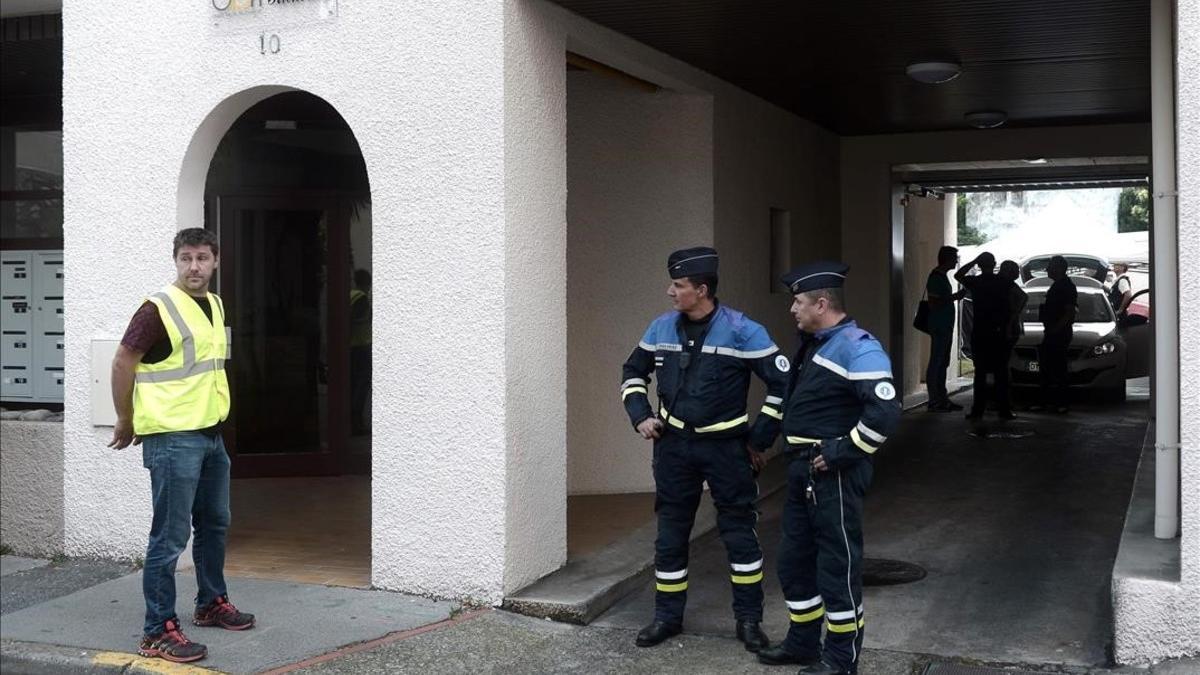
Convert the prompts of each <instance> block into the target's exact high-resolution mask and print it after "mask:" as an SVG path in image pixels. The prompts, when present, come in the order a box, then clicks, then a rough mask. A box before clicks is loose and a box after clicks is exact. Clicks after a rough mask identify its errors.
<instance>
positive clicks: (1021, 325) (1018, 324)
mask: <svg viewBox="0 0 1200 675" xmlns="http://www.w3.org/2000/svg"><path fill="white" fill-rule="evenodd" d="M997 275H998V276H999V277H1000V278H1001V279H1003V280H1005V281H1006V282H1008V311H1009V319H1008V325H1007V326H1005V329H1004V355H1003V356H1002V358H1001V363H1002V364H1003V365H1002V366H1001V367H1002V368H1003V369H1004V372H1005V374H1006V375H1007V374H1008V363H1009V361H1010V360H1011V359H1012V353H1013V348H1014V347H1016V346H1017V340H1020V339H1021V336H1022V335H1024V334H1025V319H1024V317H1023V316H1022V315H1023V314H1024V312H1025V305H1026V304H1027V303H1028V302H1029V296H1028V295H1026V293H1025V291H1023V290H1021V287H1020V286H1019V285H1017V278H1018V277H1020V276H1021V267H1020V266H1019V265H1017V263H1016V262H1015V261H1012V260H1005V261H1004V262H1002V263H1000V271H999V272H998V273H997ZM1006 379H1007V378H1006ZM1009 408H1010V409H1011V400H1010V401H1009Z"/></svg>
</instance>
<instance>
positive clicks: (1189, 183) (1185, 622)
mask: <svg viewBox="0 0 1200 675" xmlns="http://www.w3.org/2000/svg"><path fill="white" fill-rule="evenodd" d="M1176 4H1177V12H1178V19H1177V21H1178V24H1177V34H1176V40H1177V42H1176V49H1177V56H1176V69H1177V70H1176V92H1177V93H1176V103H1175V110H1176V113H1175V114H1176V116H1177V118H1178V119H1177V122H1176V138H1177V155H1176V164H1177V166H1178V167H1179V270H1180V272H1179V335H1180V343H1179V364H1180V367H1179V381H1180V389H1181V397H1180V411H1179V413H1180V414H1179V420H1180V432H1181V433H1180V445H1181V450H1180V455H1181V457H1180V481H1179V483H1180V489H1179V494H1180V508H1179V512H1180V520H1181V530H1182V539H1181V540H1180V562H1181V569H1180V578H1181V582H1182V589H1181V596H1182V597H1181V601H1180V602H1179V603H1178V605H1177V607H1178V610H1179V612H1178V614H1177V616H1178V617H1179V619H1178V622H1179V632H1180V634H1181V635H1182V636H1184V642H1183V644H1181V645H1180V647H1181V650H1183V651H1185V653H1191V654H1200V337H1198V336H1200V277H1198V276H1197V275H1196V274H1195V270H1198V269H1200V3H1195V2H1179V3H1176Z"/></svg>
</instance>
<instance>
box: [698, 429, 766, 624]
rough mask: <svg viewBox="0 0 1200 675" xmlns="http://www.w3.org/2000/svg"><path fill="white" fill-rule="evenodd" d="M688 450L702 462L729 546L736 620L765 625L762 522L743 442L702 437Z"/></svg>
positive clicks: (719, 521)
mask: <svg viewBox="0 0 1200 675" xmlns="http://www.w3.org/2000/svg"><path fill="white" fill-rule="evenodd" d="M688 449H689V451H690V455H691V456H692V457H695V458H697V459H698V460H699V461H700V462H701V466H702V468H703V472H704V478H705V480H706V481H708V488H709V490H710V491H711V493H712V500H713V505H714V506H716V508H717V529H718V530H719V531H720V533H721V540H722V541H723V542H724V543H725V553H726V556H727V558H728V561H729V572H730V575H729V576H730V585H731V586H732V590H733V616H734V618H735V619H737V620H739V621H762V608H763V591H762V569H763V555H762V547H761V546H759V543H758V533H757V532H756V531H755V525H756V524H757V523H758V509H757V508H756V506H755V501H756V500H757V498H758V483H757V482H755V480H754V469H753V467H752V466H751V465H750V458H749V457H748V456H747V455H746V445H745V440H744V439H741V438H722V439H707V438H706V439H697V440H693V441H691V442H690V444H689V446H688Z"/></svg>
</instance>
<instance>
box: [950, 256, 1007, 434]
mask: <svg viewBox="0 0 1200 675" xmlns="http://www.w3.org/2000/svg"><path fill="white" fill-rule="evenodd" d="M975 267H979V274H977V275H975V276H967V275H968V273H969V272H970V271H971V270H972V269H973V268H975ZM995 271H996V256H994V255H992V254H991V253H987V252H984V253H981V254H979V256H978V257H976V258H975V259H974V260H972V261H971V262H969V263H967V264H966V265H963V266H962V267H961V268H959V270H958V271H957V272H955V273H954V278H955V279H956V280H957V281H958V283H960V284H962V285H963V286H964V287H965V288H966V289H967V290H968V291H970V292H971V305H972V316H971V319H972V324H971V359H972V360H973V361H974V362H975V397H974V400H973V402H972V404H971V411H970V412H969V413H968V414H967V419H971V420H978V419H980V418H982V417H983V411H984V410H986V409H987V403H988V399H989V398H991V399H992V401H993V402H994V403H995V404H996V409H997V410H998V411H999V413H1000V418H1001V419H1012V418H1013V414H1012V409H1011V404H1010V399H1009V395H1008V357H1007V345H1008V341H1007V339H1006V338H1005V332H1006V331H1007V329H1008V325H1009V320H1010V318H1011V314H1012V303H1011V301H1010V294H1009V290H1010V287H1011V285H1012V284H1011V283H1010V282H1008V281H1005V280H1004V279H1001V278H1000V277H999V276H997V275H996V273H995ZM988 375H991V376H992V381H993V386H992V387H991V388H990V390H989V387H988V384H987V377H988ZM989 394H990V397H989Z"/></svg>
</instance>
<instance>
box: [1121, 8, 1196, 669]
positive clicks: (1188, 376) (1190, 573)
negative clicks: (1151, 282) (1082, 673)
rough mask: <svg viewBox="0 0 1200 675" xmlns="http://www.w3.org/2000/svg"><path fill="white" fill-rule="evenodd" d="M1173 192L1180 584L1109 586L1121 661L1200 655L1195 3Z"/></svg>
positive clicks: (1178, 106)
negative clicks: (1176, 260) (1176, 242)
mask: <svg viewBox="0 0 1200 675" xmlns="http://www.w3.org/2000/svg"><path fill="white" fill-rule="evenodd" d="M1175 6H1176V12H1177V24H1176V38H1175V39H1176V50H1177V51H1176V99H1175V114H1176V117H1177V121H1176V166H1177V167H1178V192H1179V201H1178V205H1179V212H1178V223H1179V271H1180V272H1179V382H1180V387H1179V388H1180V410H1179V426H1180V446H1181V449H1180V462H1179V464H1180V480H1179V501H1180V505H1179V514H1180V532H1181V536H1180V539H1179V549H1180V550H1179V553H1180V561H1179V581H1178V583H1173V582H1170V581H1162V580H1151V579H1131V578H1125V579H1121V580H1119V583H1118V584H1116V585H1115V586H1114V589H1113V592H1114V598H1113V603H1114V615H1115V623H1116V626H1115V633H1116V636H1115V640H1114V651H1115V653H1116V658H1117V660H1118V662H1120V663H1145V662H1151V661H1161V660H1163V659H1169V658H1175V657H1180V656H1186V655H1197V654H1200V339H1197V337H1196V336H1197V335H1200V278H1198V277H1197V275H1196V274H1195V273H1194V271H1195V270H1196V269H1200V4H1197V3H1194V2H1177V3H1175Z"/></svg>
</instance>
